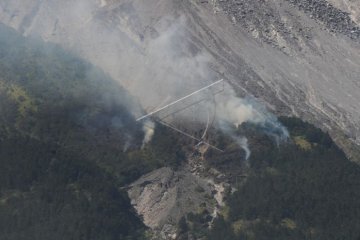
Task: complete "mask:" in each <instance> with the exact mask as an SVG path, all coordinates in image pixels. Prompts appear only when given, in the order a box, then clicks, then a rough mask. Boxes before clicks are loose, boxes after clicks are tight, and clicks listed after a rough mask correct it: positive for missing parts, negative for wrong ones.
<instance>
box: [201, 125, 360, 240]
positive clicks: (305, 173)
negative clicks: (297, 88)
mask: <svg viewBox="0 0 360 240" xmlns="http://www.w3.org/2000/svg"><path fill="white" fill-rule="evenodd" d="M281 121H282V122H283V123H284V124H285V125H286V126H287V127H288V129H289V130H290V133H291V140H290V142H288V143H284V144H281V145H280V146H279V147H278V146H277V145H276V144H275V143H274V141H272V140H271V139H270V138H269V137H267V136H266V135H263V134H262V133H261V132H259V131H257V129H256V127H255V126H251V125H250V124H245V125H243V126H242V127H241V129H240V130H239V131H242V132H243V133H246V135H247V136H249V142H250V146H251V149H252V150H253V151H252V155H251V157H250V161H249V164H248V167H249V168H248V170H247V172H246V176H245V177H244V172H243V171H240V169H243V168H244V162H242V161H240V159H241V155H238V157H237V158H236V159H238V161H233V162H231V168H232V171H233V174H234V175H236V174H237V175H238V176H241V175H242V177H239V178H238V179H237V189H238V190H237V191H236V192H235V193H234V194H232V195H231V196H230V197H229V199H228V200H227V205H228V206H227V207H226V208H225V209H224V210H223V214H222V217H220V218H219V219H218V220H217V221H216V222H215V225H214V227H213V229H212V230H211V232H210V233H209V234H208V239H214V240H215V239H224V240H225V239H229V240H232V239H246V240H251V239H256V240H261V239H264V240H268V239H277V240H280V239H284V240H288V239H324V240H329V239H339V240H340V239H354V240H357V239H360V220H359V216H360V201H359V199H360V167H359V166H358V165H357V164H355V163H353V162H350V161H348V160H347V159H346V156H345V155H344V153H343V152H342V151H341V150H340V149H339V148H338V147H337V146H336V145H335V144H334V143H333V142H332V140H331V138H330V137H329V135H328V134H325V133H323V132H322V131H321V130H320V129H317V128H315V127H313V126H312V125H310V124H307V123H304V122H302V121H301V120H299V119H296V118H282V119H281ZM239 154H240V152H239ZM217 158H218V157H216V156H211V157H210V160H209V164H210V165H212V166H216V167H218V168H225V167H226V166H227V167H229V162H225V163H224V162H223V161H221V160H219V161H215V160H216V159H217ZM225 159H226V158H225ZM224 164H225V166H224ZM236 169H238V170H236ZM236 171H238V172H236ZM234 181H235V178H234ZM234 184H236V182H234Z"/></svg>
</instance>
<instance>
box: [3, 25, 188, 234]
mask: <svg viewBox="0 0 360 240" xmlns="http://www.w3.org/2000/svg"><path fill="white" fill-rule="evenodd" d="M133 102H134V101H133V99H131V97H130V95H129V94H128V93H127V92H126V91H125V90H124V89H122V88H121V87H120V86H119V84H117V83H115V82H114V81H113V80H112V79H110V78H109V77H108V76H107V75H106V74H104V73H103V72H102V71H101V70H99V69H97V68H96V67H94V66H92V65H90V64H89V63H87V62H84V61H83V60H81V59H79V58H77V57H75V56H74V55H72V54H70V53H68V52H65V51H64V50H62V49H61V48H60V47H58V46H56V45H53V44H45V43H42V42H41V41H39V40H36V39H29V38H23V37H21V36H19V35H18V34H17V33H16V32H15V31H13V30H11V29H8V28H6V27H4V26H0V166H1V167H0V239H2V240H8V239H9V240H10V239H14V240H18V239H32V240H33V239H37V240H41V239H67V240H70V239H74V240H75V239H76V240H80V239H84V240H90V239H97V240H98V239H144V238H145V235H146V228H145V226H144V225H143V224H142V221H141V219H140V217H139V216H137V215H136V214H135V212H134V210H133V208H132V206H131V205H130V200H129V199H128V197H127V193H126V191H125V190H122V187H123V186H125V185H126V184H127V183H130V182H131V181H134V180H135V179H137V178H138V177H139V176H141V175H142V174H144V173H146V172H148V171H151V170H153V169H156V168H158V167H162V166H173V167H176V165H177V164H178V163H179V162H180V161H181V160H182V159H183V157H184V154H183V153H182V151H181V148H180V147H178V146H177V143H176V138H175V136H174V135H172V134H170V133H164V131H166V130H165V129H162V128H160V129H159V131H157V133H156V134H155V136H154V140H155V141H157V142H160V143H161V142H162V143H166V144H150V145H149V146H147V147H146V148H145V149H143V150H140V146H141V144H142V139H143V132H142V126H139V125H137V124H136V122H135V120H134V119H133V117H132V116H131V114H130V113H129V112H128V108H129V106H130V107H137V106H132V105H131V104H133ZM155 141H154V142H155ZM125 148H128V149H125ZM179 149H180V150H179ZM125 150H127V151H125Z"/></svg>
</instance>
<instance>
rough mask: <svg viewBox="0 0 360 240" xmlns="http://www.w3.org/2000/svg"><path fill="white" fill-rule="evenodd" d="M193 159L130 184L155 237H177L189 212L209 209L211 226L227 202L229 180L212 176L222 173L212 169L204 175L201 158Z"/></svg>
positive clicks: (136, 205)
mask: <svg viewBox="0 0 360 240" xmlns="http://www.w3.org/2000/svg"><path fill="white" fill-rule="evenodd" d="M191 161H192V163H191V164H189V163H188V164H185V165H184V166H182V167H181V168H180V169H178V170H176V171H174V170H172V169H170V168H160V169H158V170H155V171H153V172H150V173H149V174H146V175H144V176H142V177H141V178H140V179H138V180H137V181H135V182H134V183H132V184H130V185H129V187H128V194H129V197H130V199H131V203H132V205H133V206H134V208H135V209H136V211H137V213H138V214H139V215H140V216H141V217H142V218H143V221H144V223H145V225H146V226H148V227H149V228H151V229H152V230H153V233H154V239H176V237H177V231H178V222H179V220H180V219H181V218H182V217H184V216H186V215H187V214H188V213H190V212H192V213H195V214H197V213H204V212H207V215H208V219H207V221H208V226H209V227H210V226H211V224H212V221H213V219H214V218H216V217H217V214H218V211H220V207H221V206H223V205H224V202H223V198H224V195H225V194H226V189H227V188H228V184H226V183H224V182H221V181H220V182H219V181H218V180H217V181H214V180H213V178H214V177H216V176H218V175H219V174H220V173H218V174H213V173H212V172H211V171H210V172H207V174H206V176H205V175H204V172H203V169H202V168H201V165H202V164H201V163H199V161H201V160H199V159H197V160H194V159H192V160H191ZM194 161H197V164H195V163H194ZM200 169H202V170H200ZM200 171H201V173H200Z"/></svg>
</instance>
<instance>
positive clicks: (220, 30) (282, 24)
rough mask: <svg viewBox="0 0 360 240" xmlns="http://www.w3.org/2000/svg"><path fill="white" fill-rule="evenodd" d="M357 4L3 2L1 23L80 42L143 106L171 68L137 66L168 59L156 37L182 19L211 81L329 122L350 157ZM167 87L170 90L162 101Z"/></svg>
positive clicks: (188, 47)
mask: <svg viewBox="0 0 360 240" xmlns="http://www.w3.org/2000/svg"><path fill="white" fill-rule="evenodd" d="M356 6H358V5H357V3H356V2H354V1H345V0H344V1H336V0H331V1H330V0H329V1H326V0H322V1H291V0H281V1H275V0H270V1H247V0H241V1H240V0H226V1H225V0H224V1H217V0H186V1H175V0H174V1H168V0H150V1H146V2H144V1H128V0H103V1H95V0H93V1H80V0H78V1H76V2H73V1H40V0H31V1H27V2H26V3H23V2H22V1H2V2H1V4H0V21H2V22H3V23H5V24H7V25H9V26H12V27H13V28H15V29H17V30H18V31H19V32H21V33H23V34H25V35H33V34H34V35H39V36H41V37H42V38H43V39H44V40H46V41H52V42H56V43H59V44H61V45H62V46H64V47H65V48H67V49H73V50H74V51H76V52H77V53H79V54H80V55H81V56H83V57H84V58H86V59H88V60H89V61H91V62H92V63H93V64H95V65H97V66H99V67H101V68H102V69H103V70H104V71H105V72H107V73H109V74H110V75H111V76H112V77H113V78H114V79H116V80H118V81H120V82H121V83H122V85H123V86H124V87H125V88H127V89H128V90H129V91H130V92H131V93H132V94H134V95H135V96H137V97H140V99H141V98H142V96H146V97H147V98H146V99H143V101H142V104H143V105H144V108H145V109H146V108H147V107H151V108H153V107H154V106H157V105H159V104H161V102H162V101H163V100H164V99H165V98H166V94H168V92H169V89H162V87H161V86H163V84H160V83H161V81H160V83H159V81H158V79H162V78H165V77H166V72H164V74H162V75H161V74H160V75H159V74H158V73H152V70H151V69H150V70H149V69H148V70H147V71H144V70H141V71H139V69H144V68H147V67H146V64H149V63H150V65H148V67H149V68H154V67H156V66H158V67H159V66H160V67H161V66H162V64H163V63H162V62H161V61H160V62H158V63H156V62H157V61H159V59H154V58H153V57H154V56H152V55H151V54H152V53H151V50H150V52H149V44H150V45H151V43H152V41H153V40H154V39H159V36H160V38H161V36H163V33H164V31H165V29H166V28H167V27H168V26H169V25H170V26H171V25H172V24H174V23H175V25H176V24H178V23H180V25H182V26H183V27H182V30H181V32H183V33H184V34H185V35H182V36H181V35H180V36H177V37H176V38H177V39H179V38H180V39H181V43H180V44H182V45H183V46H181V45H179V46H176V48H177V49H178V50H179V51H180V52H179V53H178V55H177V56H181V55H185V56H196V55H198V54H200V55H205V56H206V58H207V60H206V61H207V63H208V65H209V68H210V69H207V70H206V71H208V72H209V73H210V75H211V76H212V77H211V78H212V79H216V78H220V77H223V78H224V77H225V78H226V79H228V80H229V81H230V82H231V84H232V85H233V86H234V87H235V88H236V90H237V91H238V93H239V94H243V95H244V94H251V95H253V96H255V97H257V98H259V99H261V100H263V101H264V102H266V104H268V105H269V107H270V108H272V109H273V110H274V111H275V112H278V113H281V114H292V115H296V116H300V117H301V118H303V119H306V120H308V121H310V122H312V123H314V124H316V125H317V126H319V127H321V128H323V129H325V130H329V131H330V132H331V134H332V136H333V137H334V139H335V141H336V142H337V143H338V144H340V145H341V146H342V147H343V148H344V149H345V150H346V152H347V154H348V155H349V156H350V157H352V156H355V154H356V151H354V149H355V148H354V146H355V145H354V144H359V134H360V126H359V122H360V115H359V112H360V109H359V104H358V99H359V98H360V96H359V92H360V91H359V84H358V79H359V77H358V76H359V75H360V72H359V69H360V67H359V66H360V52H359V49H360V48H359V33H360V30H359V25H358V21H357V19H358V17H357V16H358V14H359V10H358V9H357V8H356ZM165 32H166V31H165ZM156 46H157V47H160V48H164V49H165V46H162V45H156ZM156 57H159V58H163V57H164V56H161V55H160V56H156ZM190 63H191V64H192V63H193V62H190ZM195 63H196V61H195ZM152 64H158V65H155V66H154V65H152ZM176 66H180V65H179V64H178V65H176V64H174V65H170V66H166V68H167V69H168V70H167V71H173V72H175V73H176V74H178V75H179V76H180V77H181V78H182V79H183V81H185V80H184V79H191V81H187V82H186V83H187V84H183V86H187V87H189V88H190V89H189V90H191V89H196V88H198V87H199V86H198V85H201V83H202V82H201V81H198V84H195V86H192V85H190V83H193V82H196V81H193V77H194V76H195V75H196V74H197V71H198V70H197V69H196V68H187V69H188V70H189V71H191V72H192V74H191V73H185V72H187V71H184V70H183V69H181V70H177V69H176ZM158 67H157V68H158ZM198 69H199V68H198ZM200 69H202V68H200ZM201 71H203V69H202V70H201ZM195 73H196V74H195ZM139 75H145V76H151V81H147V82H148V84H144V81H140V82H137V80H138V79H144V77H143V76H139ZM207 78H209V77H208V76H207ZM195 79H200V78H195ZM207 81H209V80H208V79H207ZM139 84H140V86H141V87H140V88H139ZM145 89H146V90H145ZM148 89H153V91H147V90H148ZM154 89H157V91H154ZM144 91H146V92H147V93H148V92H153V93H155V95H154V96H151V97H149V96H148V94H144ZM159 94H160V95H161V96H164V97H163V98H162V99H157V98H156V97H157V96H158V95H159ZM180 95H181V94H180ZM154 98H155V99H157V100H156V101H155V103H151V104H150V105H149V102H151V101H149V99H154Z"/></svg>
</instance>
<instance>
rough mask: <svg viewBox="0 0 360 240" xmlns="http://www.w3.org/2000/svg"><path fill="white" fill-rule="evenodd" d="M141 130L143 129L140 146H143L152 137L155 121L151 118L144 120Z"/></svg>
mask: <svg viewBox="0 0 360 240" xmlns="http://www.w3.org/2000/svg"><path fill="white" fill-rule="evenodd" d="M143 131H144V139H143V142H142V146H141V148H144V147H145V145H146V144H147V143H148V142H150V141H151V139H152V137H153V136H154V133H155V123H154V122H153V121H151V120H146V121H145V122H144V124H143Z"/></svg>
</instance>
